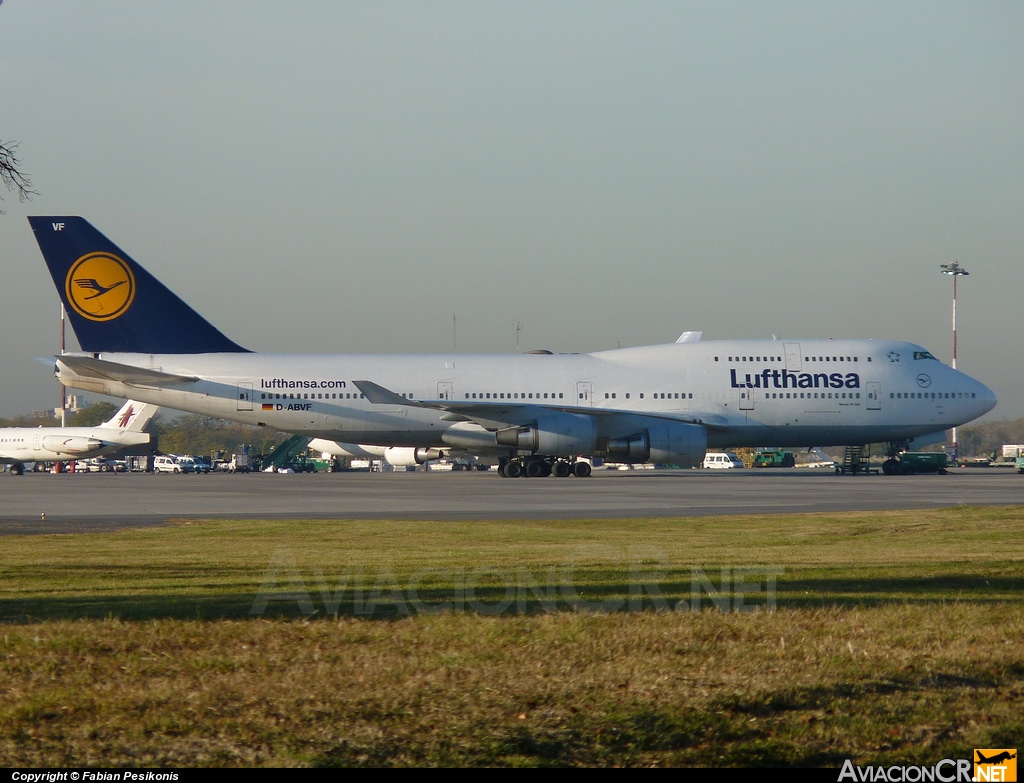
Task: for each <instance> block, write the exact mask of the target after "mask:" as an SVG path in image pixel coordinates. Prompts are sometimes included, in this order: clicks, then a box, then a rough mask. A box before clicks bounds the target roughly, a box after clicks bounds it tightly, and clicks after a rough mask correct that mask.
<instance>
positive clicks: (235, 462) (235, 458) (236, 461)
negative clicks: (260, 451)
mask: <svg viewBox="0 0 1024 783" xmlns="http://www.w3.org/2000/svg"><path fill="white" fill-rule="evenodd" d="M228 472H229V473H251V472H252V462H251V461H250V458H249V452H243V453H242V454H232V455H231V461H230V462H228Z"/></svg>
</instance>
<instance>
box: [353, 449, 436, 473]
mask: <svg viewBox="0 0 1024 783" xmlns="http://www.w3.org/2000/svg"><path fill="white" fill-rule="evenodd" d="M364 448H365V447H364ZM443 456H444V452H443V451H441V449H423V448H413V447H407V446H389V447H388V448H386V449H384V460H385V461H386V462H387V463H388V464H389V465H393V466H394V467H396V468H408V467H413V466H415V465H422V464H423V463H424V462H427V461H428V460H432V459H441V457H443Z"/></svg>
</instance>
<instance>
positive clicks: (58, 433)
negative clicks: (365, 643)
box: [0, 427, 150, 465]
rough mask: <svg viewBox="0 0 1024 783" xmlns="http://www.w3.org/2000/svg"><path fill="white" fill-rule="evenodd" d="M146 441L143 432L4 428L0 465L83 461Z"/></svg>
mask: <svg viewBox="0 0 1024 783" xmlns="http://www.w3.org/2000/svg"><path fill="white" fill-rule="evenodd" d="M149 441H150V436H149V434H148V433H145V432H134V431H128V430H116V429H109V428H104V427H5V428H3V429H0V463H7V464H15V465H17V464H21V463H25V462H63V461H65V460H72V459H87V458H89V457H99V456H102V455H105V454H112V453H115V452H117V451H119V450H121V449H125V448H127V447H129V446H142V445H145V444H147V443H149Z"/></svg>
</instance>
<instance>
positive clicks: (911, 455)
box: [882, 451, 949, 476]
mask: <svg viewBox="0 0 1024 783" xmlns="http://www.w3.org/2000/svg"><path fill="white" fill-rule="evenodd" d="M947 467H949V457H948V456H947V455H946V453H945V452H943V451H904V452H903V453H901V454H900V456H899V459H898V460H895V459H889V460H886V461H885V462H884V463H883V464H882V472H883V473H885V474H886V475H890V476H891V475H906V474H908V473H945V472H946V468H947Z"/></svg>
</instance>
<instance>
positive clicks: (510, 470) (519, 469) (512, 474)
mask: <svg viewBox="0 0 1024 783" xmlns="http://www.w3.org/2000/svg"><path fill="white" fill-rule="evenodd" d="M522 475H523V466H522V465H521V464H520V463H518V462H510V463H508V464H507V465H506V466H505V476H506V477H507V478H519V477H520V476H522Z"/></svg>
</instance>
